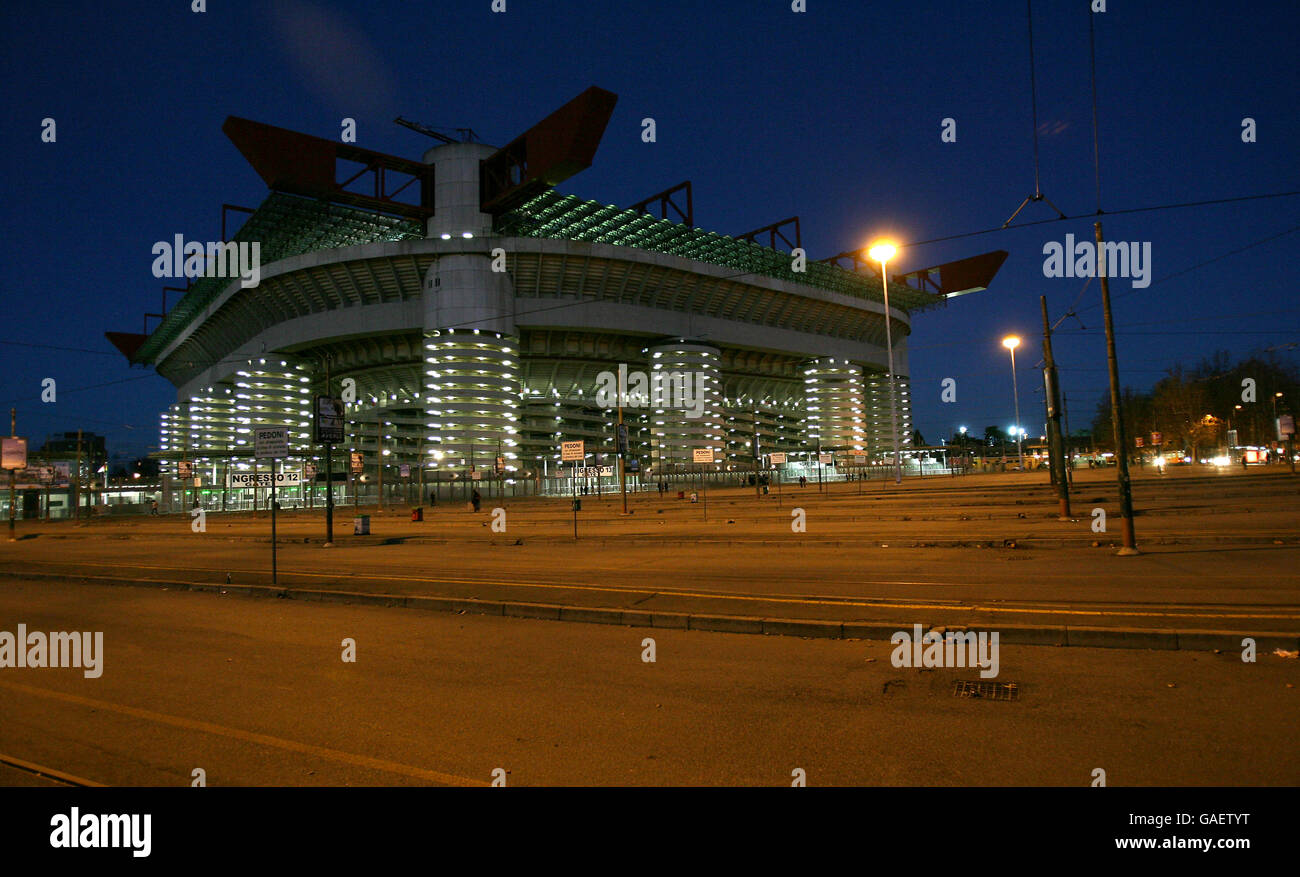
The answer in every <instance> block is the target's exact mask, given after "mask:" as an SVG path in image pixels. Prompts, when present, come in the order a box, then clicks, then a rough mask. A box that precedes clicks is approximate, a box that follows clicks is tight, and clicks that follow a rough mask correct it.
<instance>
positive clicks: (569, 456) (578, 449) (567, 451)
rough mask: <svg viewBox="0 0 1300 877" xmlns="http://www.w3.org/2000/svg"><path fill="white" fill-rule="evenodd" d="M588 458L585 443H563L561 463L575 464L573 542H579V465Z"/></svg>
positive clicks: (561, 446) (561, 445)
mask: <svg viewBox="0 0 1300 877" xmlns="http://www.w3.org/2000/svg"><path fill="white" fill-rule="evenodd" d="M586 456H587V454H586V451H585V447H584V444H583V442H581V441H576V442H561V443H560V462H561V463H567V462H572V463H573V541H574V542H577V541H578V463H580V462H581V461H582V460H583V459H584V458H585V457H586Z"/></svg>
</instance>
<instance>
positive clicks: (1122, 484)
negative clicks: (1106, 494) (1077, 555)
mask: <svg viewBox="0 0 1300 877" xmlns="http://www.w3.org/2000/svg"><path fill="white" fill-rule="evenodd" d="M1093 228H1094V229H1095V230H1096V232H1097V266H1098V268H1099V269H1100V277H1101V306H1102V312H1103V314H1104V317H1105V320H1106V367H1107V370H1108V371H1109V374H1110V419H1111V424H1112V425H1113V426H1114V433H1115V469H1116V478H1117V479H1118V481H1119V513H1120V518H1121V520H1120V525H1121V527H1122V528H1123V545H1122V547H1121V548H1120V550H1119V554H1120V556H1123V557H1127V556H1130V555H1134V554H1141V552H1140V551H1138V548H1137V535H1136V533H1135V532H1134V530H1133V485H1132V482H1131V481H1130V480H1129V474H1128V435H1127V432H1126V430H1125V429H1124V412H1123V410H1122V408H1121V405H1120V389H1119V360H1118V359H1117V358H1116V356H1115V323H1114V320H1113V319H1112V317H1111V310H1110V278H1109V277H1107V276H1106V268H1107V267H1108V266H1107V265H1106V261H1105V259H1106V255H1105V254H1106V249H1105V246H1104V245H1103V242H1102V234H1101V223H1100V222H1095V223H1093Z"/></svg>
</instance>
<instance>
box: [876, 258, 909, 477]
mask: <svg viewBox="0 0 1300 877" xmlns="http://www.w3.org/2000/svg"><path fill="white" fill-rule="evenodd" d="M896 252H898V248H897V247H895V246H894V245H893V244H892V243H890V242H889V241H877V242H876V243H874V244H872V245H871V249H870V250H868V251H867V253H868V255H870V256H871V258H873V259H875V260H876V261H877V262H879V263H880V286H881V288H882V289H883V290H884V291H885V348H886V350H887V351H888V356H889V423H890V430H891V431H892V432H893V434H894V436H893V443H894V483H895V484H902V483H903V451H902V448H900V447H899V444H900V442H899V437H898V405H897V403H896V402H895V401H894V335H893V332H892V331H891V329H890V325H889V323H890V320H889V267H888V264H887V263H888V262H889V260H890V259H892V258H894V254H895V253H896Z"/></svg>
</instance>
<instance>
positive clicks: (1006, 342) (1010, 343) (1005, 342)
mask: <svg viewBox="0 0 1300 877" xmlns="http://www.w3.org/2000/svg"><path fill="white" fill-rule="evenodd" d="M1002 346H1003V347H1005V348H1006V349H1007V350H1010V351H1011V393H1012V395H1013V396H1015V399H1016V452H1017V453H1018V454H1019V455H1020V471H1021V472H1023V471H1025V448H1024V445H1023V443H1022V441H1021V437H1022V436H1023V435H1024V432H1025V431H1024V430H1023V429H1021V428H1020V388H1019V386H1018V385H1017V384H1016V348H1017V347H1019V346H1020V339H1019V338H1018V337H1017V336H1015V335H1008V336H1007V337H1005V338H1003V339H1002Z"/></svg>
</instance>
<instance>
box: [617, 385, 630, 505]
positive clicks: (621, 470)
mask: <svg viewBox="0 0 1300 877" xmlns="http://www.w3.org/2000/svg"><path fill="white" fill-rule="evenodd" d="M624 371H625V369H624V368H623V367H621V366H620V367H619V370H618V426H617V427H616V428H615V433H614V443H615V444H616V445H617V446H618V489H619V490H620V491H622V492H623V514H625V515H626V514H627V444H628V442H627V426H625V425H624V424H623V393H624V392H626V390H625V388H624V386H623V378H624Z"/></svg>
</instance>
